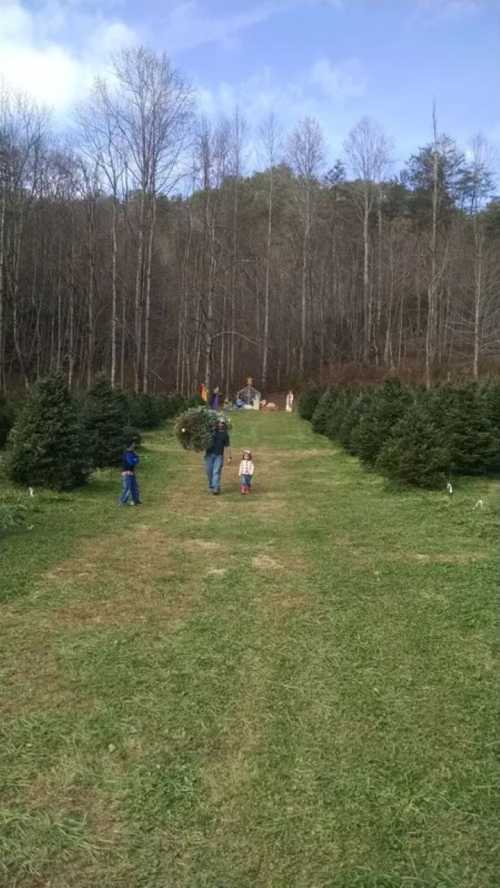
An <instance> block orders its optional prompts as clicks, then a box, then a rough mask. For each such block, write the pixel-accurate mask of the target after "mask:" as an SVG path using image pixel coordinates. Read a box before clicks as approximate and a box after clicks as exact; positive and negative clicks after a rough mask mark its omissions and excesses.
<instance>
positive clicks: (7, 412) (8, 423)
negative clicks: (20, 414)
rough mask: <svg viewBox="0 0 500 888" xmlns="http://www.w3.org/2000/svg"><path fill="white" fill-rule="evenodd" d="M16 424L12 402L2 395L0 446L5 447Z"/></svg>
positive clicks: (0, 400) (0, 406)
mask: <svg viewBox="0 0 500 888" xmlns="http://www.w3.org/2000/svg"><path fill="white" fill-rule="evenodd" d="M13 424H14V410H13V407H12V405H11V404H9V402H8V401H6V400H5V398H3V397H2V396H0V448H2V447H5V444H6V443H7V438H8V437H9V432H10V430H11V428H12V426H13Z"/></svg>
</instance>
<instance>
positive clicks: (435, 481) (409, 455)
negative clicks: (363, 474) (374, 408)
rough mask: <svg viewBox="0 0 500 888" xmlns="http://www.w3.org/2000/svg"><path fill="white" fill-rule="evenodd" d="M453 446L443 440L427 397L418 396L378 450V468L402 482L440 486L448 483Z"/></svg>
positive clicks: (432, 486) (428, 486)
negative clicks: (449, 446) (450, 446)
mask: <svg viewBox="0 0 500 888" xmlns="http://www.w3.org/2000/svg"><path fill="white" fill-rule="evenodd" d="M450 457H451V454H450V450H449V448H447V447H446V446H444V445H443V443H442V435H441V430H440V429H439V427H438V426H437V425H436V424H435V422H433V419H432V415H431V413H430V411H429V405H428V403H426V400H425V399H417V400H416V401H415V402H414V403H413V404H411V405H410V406H409V407H408V408H407V409H406V411H405V414H404V416H403V417H402V418H401V419H400V420H399V421H398V422H397V423H396V425H395V426H394V428H393V430H392V433H391V434H390V435H388V436H387V437H386V439H385V441H384V444H383V446H382V448H381V450H380V452H379V455H378V457H377V461H376V468H377V470H378V471H380V472H381V473H382V474H383V475H385V476H386V477H388V478H392V479H394V480H397V481H401V482H402V483H403V484H414V485H416V486H417V487H427V488H439V487H443V486H444V484H445V483H446V478H447V476H448V472H449V465H450Z"/></svg>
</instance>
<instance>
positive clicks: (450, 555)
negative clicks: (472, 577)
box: [409, 552, 489, 564]
mask: <svg viewBox="0 0 500 888" xmlns="http://www.w3.org/2000/svg"><path fill="white" fill-rule="evenodd" d="M409 557H410V559H411V560H414V561H416V562H417V563H418V564H474V563H475V562H476V561H485V560H487V559H488V558H489V554H488V553H487V552H443V553H436V554H432V555H425V554H421V553H420V552H413V553H411V554H410V556H409Z"/></svg>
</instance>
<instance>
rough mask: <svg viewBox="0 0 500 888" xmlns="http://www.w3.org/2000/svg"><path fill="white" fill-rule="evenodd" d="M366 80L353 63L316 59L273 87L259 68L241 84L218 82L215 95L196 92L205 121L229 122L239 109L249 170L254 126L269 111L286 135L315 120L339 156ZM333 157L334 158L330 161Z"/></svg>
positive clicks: (255, 153) (254, 154) (203, 89)
mask: <svg viewBox="0 0 500 888" xmlns="http://www.w3.org/2000/svg"><path fill="white" fill-rule="evenodd" d="M366 87H367V78H366V76H365V74H364V71H363V69H362V66H361V63H360V62H359V61H358V60H357V59H348V60H346V61H339V62H338V63H337V64H335V65H334V64H332V63H331V62H329V61H328V60H326V59H319V60H318V61H317V62H316V63H315V64H314V65H313V66H312V67H311V68H310V69H308V70H305V71H303V72H302V73H301V74H299V75H297V77H296V78H294V79H292V80H289V81H288V82H287V83H282V82H278V80H277V79H276V77H275V76H274V73H273V70H272V69H271V68H270V67H268V66H267V67H263V68H261V69H260V70H259V71H257V72H256V73H255V74H254V75H253V76H252V77H249V78H248V79H247V80H244V81H243V82H241V83H238V84H235V83H228V82H226V81H221V82H219V84H218V85H217V86H216V87H215V88H214V89H208V88H207V87H205V86H203V85H201V86H199V88H198V90H197V97H198V106H199V108H200V111H201V112H202V113H204V114H206V115H207V116H208V117H212V118H214V119H215V118H217V117H218V116H219V115H226V116H228V117H230V116H231V115H232V113H233V112H234V109H235V107H236V106H238V107H239V108H240V110H241V112H242V113H243V115H244V117H245V118H246V120H247V121H248V122H249V124H250V125H251V126H250V130H251V135H250V137H249V138H250V144H249V150H248V155H247V164H248V166H252V163H253V162H254V161H255V158H256V157H257V156H258V147H257V145H256V144H255V143H254V142H253V141H252V139H254V138H255V131H256V128H257V127H258V125H259V123H260V122H261V121H262V120H264V119H265V118H266V117H267V115H268V114H269V113H270V112H271V111H272V112H274V113H275V114H276V115H277V117H278V119H279V121H280V124H281V125H282V126H283V128H284V129H285V130H286V131H290V130H291V129H292V128H293V127H295V126H296V125H297V124H298V122H299V121H300V120H302V119H303V118H304V117H315V118H316V119H317V120H318V121H319V123H320V125H321V127H322V129H323V132H324V134H325V137H326V139H327V142H328V143H329V145H330V146H331V148H332V150H333V152H334V154H335V153H338V152H339V151H340V150H341V136H342V134H344V135H345V133H346V132H347V131H348V129H349V128H350V127H351V126H353V125H354V123H355V121H356V120H357V118H358V117H359V116H360V110H361V109H360V106H359V102H358V101H357V99H359V98H360V97H362V96H364V94H365V92H366ZM332 156H334V155H332Z"/></svg>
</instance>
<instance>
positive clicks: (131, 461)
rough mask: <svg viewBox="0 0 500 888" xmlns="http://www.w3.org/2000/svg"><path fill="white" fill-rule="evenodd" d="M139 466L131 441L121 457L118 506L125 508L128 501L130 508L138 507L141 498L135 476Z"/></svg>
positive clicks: (133, 443) (133, 444) (133, 442)
mask: <svg viewBox="0 0 500 888" xmlns="http://www.w3.org/2000/svg"><path fill="white" fill-rule="evenodd" d="M138 465H139V456H138V455H137V453H136V452H135V441H131V442H130V444H129V445H128V447H127V449H126V450H125V452H124V454H123V456H122V495H121V497H120V499H119V502H120V505H122V506H125V505H126V504H127V502H129V501H130V505H131V506H139V505H140V504H141V498H140V494H139V485H138V484H137V477H136V474H135V470H136V467H137V466H138Z"/></svg>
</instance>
